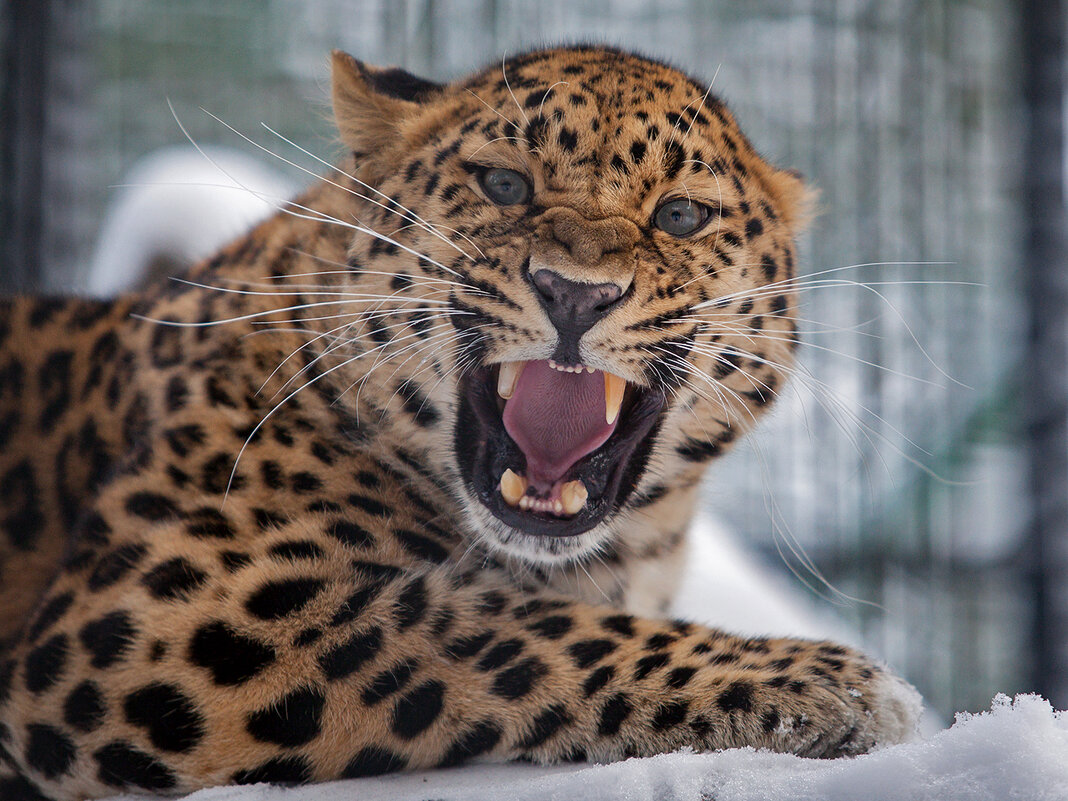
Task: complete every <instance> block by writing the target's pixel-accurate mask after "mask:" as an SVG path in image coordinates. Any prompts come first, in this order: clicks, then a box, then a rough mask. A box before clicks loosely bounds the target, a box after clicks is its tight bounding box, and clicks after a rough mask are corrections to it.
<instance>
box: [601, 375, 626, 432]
mask: <svg viewBox="0 0 1068 801" xmlns="http://www.w3.org/2000/svg"><path fill="white" fill-rule="evenodd" d="M626 388H627V381H626V379H623V378H620V377H619V376H618V375H615V374H614V373H609V372H605V374H604V419H605V422H606V423H608V425H612V423H614V422H615V421H616V418H617V417H619V406H620V404H622V403H623V392H624V390H626Z"/></svg>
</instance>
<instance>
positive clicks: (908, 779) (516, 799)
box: [126, 695, 1068, 801]
mask: <svg viewBox="0 0 1068 801" xmlns="http://www.w3.org/2000/svg"><path fill="white" fill-rule="evenodd" d="M356 799H360V801H365V800H366V799H375V801H430V800H431V799H433V801H500V799H508V801H535V800H537V801H548V800H549V799H552V800H553V801H565V800H566V801H571V799H583V800H584V801H602V799H605V800H607V799H613V800H615V799H618V800H619V801H648V800H649V799H657V801H660V800H661V799H687V800H689V799H693V801H698V799H700V801H706V800H707V801H713V800H714V801H778V799H784V800H785V799H789V800H790V801H807V800H808V799H812V801H817V800H818V801H858V799H863V800H864V801H987V800H989V801H1016V800H1017V799H1018V800H1019V801H1064V799H1068V713H1065V712H1054V711H1053V709H1052V708H1051V707H1050V705H1049V704H1048V703H1047V702H1046V701H1044V700H1043V699H1041V698H1039V697H1037V696H1033V695H1021V696H1017V698H1016V699H1015V700H1010V699H1009V698H1007V697H1006V696H1003V695H1001V696H998V697H996V698H995V699H994V702H993V704H992V707H991V710H990V711H989V712H984V713H982V714H979V715H961V716H958V719H957V722H956V723H955V724H954V725H953V726H952V727H951V728H950V729H948V730H946V731H942V732H939V733H938V734H936V735H934V736H933V737H931V738H930V739H927V740H923V741H920V742H914V743H907V744H904V745H897V746H892V747H889V748H884V749H882V750H878V751H875V752H874V753H871V754H867V755H864V756H859V757H854V758H852V759H837V760H812V759H801V758H800V757H795V756H789V755H786V754H772V753H769V752H766V751H764V752H761V751H754V750H753V749H750V748H745V749H739V750H734V751H722V752H720V753H715V754H695V753H687V752H680V753H676V754H664V755H662V756H657V757H650V758H647V759H629V760H627V761H626V762H619V763H616V764H613V765H583V766H574V765H567V766H559V767H553V768H544V767H535V766H531V765H496V766H489V765H485V766H474V767H468V768H453V769H450V770H441V771H430V772H425V773H411V774H402V775H397V776H388V777H383V778H375V779H356V780H352V781H343V782H331V783H329V784H321V785H316V786H311V787H299V788H292V789H285V788H280V787H270V786H268V785H255V786H252V787H216V788H213V789H210V790H201V791H200V792H198V793H193V795H191V796H188V799H187V801H356ZM126 801H134V800H133V798H132V797H128V798H127V799H126Z"/></svg>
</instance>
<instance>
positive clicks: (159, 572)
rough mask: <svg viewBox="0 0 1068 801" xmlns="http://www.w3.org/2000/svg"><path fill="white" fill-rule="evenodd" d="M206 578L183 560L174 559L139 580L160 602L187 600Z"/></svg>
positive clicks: (159, 565)
mask: <svg viewBox="0 0 1068 801" xmlns="http://www.w3.org/2000/svg"><path fill="white" fill-rule="evenodd" d="M207 579H208V576H207V574H206V573H204V572H203V571H202V570H199V569H197V568H196V567H194V566H193V565H191V564H190V563H189V562H187V561H186V560H185V559H182V558H181V557H175V558H174V559H168V560H167V561H166V562H161V563H160V564H158V565H156V566H155V567H154V568H152V569H151V570H149V571H148V572H147V573H145V575H144V576H143V577H142V578H141V583H142V584H144V585H145V586H146V587H147V588H148V591H149V592H150V593H152V594H153V595H154V596H155V597H157V598H159V599H161V600H168V601H170V600H175V599H179V600H188V599H189V596H190V595H191V594H192V593H193V592H195V591H196V590H197V589H199V588H200V586H201V585H202V584H203V583H204V582H205V581H207Z"/></svg>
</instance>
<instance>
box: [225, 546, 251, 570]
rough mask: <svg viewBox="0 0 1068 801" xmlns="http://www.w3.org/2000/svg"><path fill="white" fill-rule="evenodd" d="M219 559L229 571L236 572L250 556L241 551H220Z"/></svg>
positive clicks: (246, 562)
mask: <svg viewBox="0 0 1068 801" xmlns="http://www.w3.org/2000/svg"><path fill="white" fill-rule="evenodd" d="M219 561H220V562H222V564H223V567H224V568H226V569H227V570H228V571H229V572H231V573H236V572H237V571H238V570H240V569H241V568H242V567H244V566H245V565H247V564H249V563H250V562H251V561H252V557H251V556H249V555H248V554H247V553H244V552H243V551H220V552H219Z"/></svg>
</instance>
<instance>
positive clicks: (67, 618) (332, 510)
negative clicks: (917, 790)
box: [0, 45, 920, 801]
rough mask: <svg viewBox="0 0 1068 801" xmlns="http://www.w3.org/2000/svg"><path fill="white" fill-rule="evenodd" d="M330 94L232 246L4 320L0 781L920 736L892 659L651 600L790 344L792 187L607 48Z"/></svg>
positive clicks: (693, 86) (720, 112) (109, 789)
mask: <svg viewBox="0 0 1068 801" xmlns="http://www.w3.org/2000/svg"><path fill="white" fill-rule="evenodd" d="M331 73H332V75H331V99H332V109H333V117H334V121H335V123H336V128H337V134H338V142H339V155H337V157H336V158H334V159H320V158H317V157H316V158H315V160H314V168H309V167H304V169H305V170H306V171H307V172H308V173H310V174H313V175H314V177H315V180H314V183H313V184H312V185H311V187H310V188H309V189H308V190H306V191H305V192H304V193H303V194H302V195H300V196H298V197H296V198H294V199H292V200H275V201H273V202H274V205H275V207H276V211H275V213H274V214H273V216H271V217H270V218H268V219H267V220H265V221H264V222H262V223H260V224H259V225H258V226H257V227H255V228H254V229H253V230H252V231H251V232H249V233H247V234H246V235H244V236H242V237H241V238H239V239H238V240H236V241H235V242H233V243H231V244H229V245H227V246H226V247H224V248H223V249H222V250H221V251H219V252H218V253H217V254H216V255H214V256H212V257H211V258H208V259H206V260H204V261H202V262H201V263H199V264H197V265H195V266H193V267H191V268H190V270H189V272H188V273H187V274H186V275H183V276H180V277H178V278H177V279H176V280H172V281H162V282H159V283H158V284H156V285H153V286H151V287H148V288H146V289H143V290H138V291H137V292H136V293H130V294H123V295H119V296H117V297H114V298H111V299H106V300H102V299H89V298H79V297H30V296H10V297H7V298H5V299H4V300H2V301H0V529H2V531H0V609H2V615H0V797H2V798H3V799H5V801H31V800H32V801H40V800H41V799H49V800H50V801H74V800H75V799H88V798H98V797H101V796H108V795H114V794H116V793H120V792H148V793H157V794H164V795H176V794H184V793H189V792H192V791H195V790H197V789H199V788H204V787H209V786H214V785H225V784H251V783H258V782H272V783H280V784H304V783H314V782H322V781H329V780H336V779H345V778H356V777H363V776H374V775H380V774H385V773H389V772H395V771H404V770H417V769H427V768H441V767H446V766H452V765H458V764H461V763H464V762H469V761H473V760H476V761H492V762H513V761H519V762H524V761H525V762H533V763H540V764H551V763H559V762H568V761H583V760H586V761H592V762H610V761H614V760H622V759H626V758H630V757H641V756H649V755H655V754H661V753H666V752H672V751H675V750H678V749H684V748H691V749H694V750H696V751H715V750H720V749H728V748H738V747H753V748H758V749H770V750H773V751H779V752H786V753H792V754H797V755H801V756H805V757H820V758H833V757H851V756H855V755H859V754H863V753H866V752H868V751H870V750H871V749H873V748H875V747H877V746H884V745H890V744H894V743H898V742H901V741H904V740H906V739H908V738H909V737H911V736H912V735H913V733H914V731H915V729H916V724H917V716H918V714H919V711H918V710H919V708H920V701H919V697H918V694H917V693H916V691H915V690H914V689H913V688H912V687H911V685H909V684H908V683H907V682H905V681H904V680H903V679H901V678H899V677H898V676H897V675H896V674H894V673H893V672H892V671H891V670H890V669H889V668H888V667H887V666H885V665H884V664H883V663H881V662H880V661H879V660H877V659H874V658H872V657H869V656H867V655H865V654H864V653H862V652H860V651H858V650H856V649H854V648H852V647H847V646H845V645H842V644H839V643H835V642H829V641H810V640H803V639H793V638H788V637H765V636H750V635H745V634H733V633H730V632H727V631H723V630H719V629H713V628H710V627H708V626H705V625H702V624H699V623H696V622H691V621H686V620H681V619H673V618H671V617H670V615H669V612H668V609H669V604H670V600H671V597H672V595H673V590H674V589H675V587H677V585H678V582H679V577H680V571H681V570H682V569H683V568H684V566H685V564H686V561H687V556H686V554H687V547H686V543H687V531H688V529H689V524H690V521H691V519H692V518H693V516H694V513H695V509H696V507H697V504H698V499H699V494H700V492H699V491H700V488H701V485H702V479H703V476H704V474H705V472H706V469H707V467H708V465H709V464H710V463H711V462H712V461H713V460H714V459H715V458H716V457H718V456H720V455H721V454H723V453H726V452H727V451H729V450H730V449H731V446H732V445H733V443H735V442H736V441H737V440H738V439H739V438H740V437H741V436H743V435H744V434H746V433H747V432H748V431H750V430H751V429H752V427H753V426H754V425H755V424H756V423H757V421H758V420H759V419H760V418H761V417H762V416H763V415H764V414H765V412H766V411H767V410H768V408H769V407H770V406H771V405H772V403H773V401H774V400H775V398H776V397H777V395H778V394H779V393H780V392H781V390H782V387H783V385H784V382H785V381H786V379H787V378H788V376H789V374H790V372H791V369H792V365H793V364H794V360H795V358H796V357H795V354H796V351H797V347H798V342H799V335H798V326H797V314H796V309H797V303H798V299H797V292H796V290H797V286H796V284H797V278H796V276H797V266H796V264H795V259H796V255H795V254H796V247H797V245H796V240H797V237H798V234H799V233H800V231H801V230H802V229H803V227H804V226H805V224H806V222H807V220H808V218H809V217H810V215H811V208H812V199H811V192H810V191H809V189H808V188H807V186H806V184H805V183H804V182H803V180H802V178H801V177H800V175H799V174H798V173H796V172H793V171H790V170H786V169H780V168H777V167H774V166H772V165H771V164H770V163H769V162H768V161H766V160H764V159H763V158H762V157H761V156H760V155H759V154H758V153H757V151H756V150H755V149H754V146H753V145H752V144H751V143H750V141H749V140H748V139H747V138H746V136H745V135H744V134H743V133H742V132H741V130H740V128H739V126H738V124H737V122H736V120H735V117H734V116H733V114H732V112H731V111H729V110H728V108H727V106H726V105H725V104H724V102H723V101H722V100H720V99H719V98H718V97H717V96H716V95H714V94H713V93H712V92H711V86H709V85H706V84H704V83H702V82H700V81H698V80H696V79H694V78H692V77H690V76H689V75H687V74H685V73H684V72H682V71H680V70H679V69H677V68H675V67H673V66H671V65H669V64H667V63H665V62H662V61H659V60H656V59H652V58H648V57H645V56H642V55H638V54H635V53H631V52H628V51H624V50H620V49H615V48H612V47H607V46H601V45H569V46H558V47H551V48H542V49H534V50H531V51H528V52H524V53H520V54H517V55H513V56H510V57H507V58H505V59H503V60H502V61H500V62H497V63H496V64H493V65H490V66H488V67H486V68H484V69H482V70H480V71H477V72H474V73H473V74H471V75H469V76H467V77H464V78H460V79H457V80H453V81H451V82H444V83H439V82H434V81H431V80H428V79H424V78H421V77H418V76H415V75H413V74H411V73H409V72H406V71H404V70H402V69H400V68H394V67H375V66H370V65H368V64H365V63H363V62H361V61H359V60H357V59H356V58H354V57H352V56H350V55H348V54H345V53H343V52H341V51H335V52H334V53H333V55H332V60H331ZM285 141H287V142H288V141H289V140H285ZM290 144H292V145H293V146H294V147H296V145H295V143H290ZM308 155H311V154H308ZM295 163H296V162H295ZM250 191H251V190H250Z"/></svg>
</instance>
